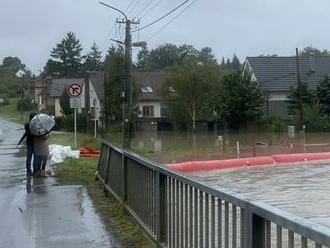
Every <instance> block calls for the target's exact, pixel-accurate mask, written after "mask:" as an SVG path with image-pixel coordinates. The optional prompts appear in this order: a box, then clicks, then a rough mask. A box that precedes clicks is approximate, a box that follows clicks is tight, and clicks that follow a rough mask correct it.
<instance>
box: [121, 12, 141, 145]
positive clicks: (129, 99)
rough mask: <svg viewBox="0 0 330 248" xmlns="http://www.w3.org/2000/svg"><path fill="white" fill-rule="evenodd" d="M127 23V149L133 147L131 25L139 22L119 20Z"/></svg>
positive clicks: (125, 138) (125, 133)
mask: <svg viewBox="0 0 330 248" xmlns="http://www.w3.org/2000/svg"><path fill="white" fill-rule="evenodd" d="M117 22H118V23H121V24H125V25H126V26H125V42H124V44H125V96H124V104H123V107H124V111H123V113H124V120H123V121H124V134H123V135H124V138H123V147H124V148H125V149H130V148H131V140H132V129H133V124H132V108H133V89H132V88H133V80H132V35H131V25H137V24H139V22H135V21H131V20H129V19H127V18H126V19H125V20H121V21H117Z"/></svg>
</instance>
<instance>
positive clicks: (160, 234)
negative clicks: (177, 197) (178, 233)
mask: <svg viewBox="0 0 330 248" xmlns="http://www.w3.org/2000/svg"><path fill="white" fill-rule="evenodd" d="M156 200H157V203H156V209H157V211H156V214H157V246H158V247H162V246H161V244H162V243H164V242H166V229H167V226H166V215H167V211H166V207H167V202H166V176H165V175H163V174H162V173H160V172H159V171H157V177H156Z"/></svg>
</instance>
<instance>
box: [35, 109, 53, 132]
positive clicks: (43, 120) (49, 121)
mask: <svg viewBox="0 0 330 248" xmlns="http://www.w3.org/2000/svg"><path fill="white" fill-rule="evenodd" d="M54 127H55V121H54V119H53V118H52V117H50V116H49V115H46V114H38V115H36V116H35V117H34V118H33V119H32V120H31V121H30V131H31V133H32V134H33V135H35V136H42V135H46V134H48V133H50V132H51V131H52V129H53V128H54Z"/></svg>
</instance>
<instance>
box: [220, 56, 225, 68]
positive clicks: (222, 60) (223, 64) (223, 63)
mask: <svg viewBox="0 0 330 248" xmlns="http://www.w3.org/2000/svg"><path fill="white" fill-rule="evenodd" d="M221 66H225V58H224V57H222V58H221Z"/></svg>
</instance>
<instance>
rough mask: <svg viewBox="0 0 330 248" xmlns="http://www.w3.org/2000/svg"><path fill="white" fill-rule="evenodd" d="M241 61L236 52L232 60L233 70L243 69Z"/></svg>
mask: <svg viewBox="0 0 330 248" xmlns="http://www.w3.org/2000/svg"><path fill="white" fill-rule="evenodd" d="M241 66H242V65H241V62H240V61H239V59H238V57H237V56H236V54H234V57H233V60H232V62H231V68H232V69H233V70H241Z"/></svg>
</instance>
